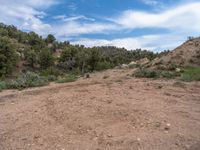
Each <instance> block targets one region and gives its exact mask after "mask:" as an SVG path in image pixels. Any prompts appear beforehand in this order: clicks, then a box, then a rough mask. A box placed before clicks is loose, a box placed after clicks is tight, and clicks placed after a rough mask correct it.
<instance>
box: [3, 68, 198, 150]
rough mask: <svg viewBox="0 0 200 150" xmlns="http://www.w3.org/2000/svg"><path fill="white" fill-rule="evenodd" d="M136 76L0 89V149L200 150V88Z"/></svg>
mask: <svg viewBox="0 0 200 150" xmlns="http://www.w3.org/2000/svg"><path fill="white" fill-rule="evenodd" d="M131 73H132V70H108V71H105V72H101V73H95V74H92V75H91V78H88V79H79V80H78V81H76V82H74V83H67V84H51V85H50V86H46V87H41V88H32V89H27V90H24V91H13V90H12V91H4V92H1V93H0V150H18V149H19V150H21V149H23V150H44V149H48V150H105V149H109V150H169V149H176V150H184V149H185V150H199V149H200V93H199V91H200V83H199V82H191V83H184V87H182V86H175V84H174V83H175V82H176V81H174V80H161V79H159V80H151V79H136V78H130V77H128V76H127V74H131ZM105 76H108V77H109V78H104V77H105Z"/></svg>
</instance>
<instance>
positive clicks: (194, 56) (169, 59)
mask: <svg viewBox="0 0 200 150" xmlns="http://www.w3.org/2000/svg"><path fill="white" fill-rule="evenodd" d="M169 65H176V66H177V67H187V66H200V38H193V39H190V40H188V41H186V42H185V43H183V44H182V45H180V46H179V47H177V48H176V49H174V50H173V51H171V52H169V53H168V54H166V55H164V56H162V57H160V58H156V59H155V60H153V61H152V62H151V66H154V67H155V66H157V67H161V66H163V67H165V66H169Z"/></svg>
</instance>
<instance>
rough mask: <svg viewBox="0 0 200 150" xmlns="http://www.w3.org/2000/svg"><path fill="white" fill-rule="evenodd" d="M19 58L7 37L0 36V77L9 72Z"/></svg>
mask: <svg viewBox="0 0 200 150" xmlns="http://www.w3.org/2000/svg"><path fill="white" fill-rule="evenodd" d="M18 60H19V55H18V53H17V51H16V50H15V45H14V44H13V43H12V42H11V40H10V39H9V38H7V37H0V77H2V76H6V75H8V74H11V73H12V71H13V68H14V67H15V66H16V64H17V62H18Z"/></svg>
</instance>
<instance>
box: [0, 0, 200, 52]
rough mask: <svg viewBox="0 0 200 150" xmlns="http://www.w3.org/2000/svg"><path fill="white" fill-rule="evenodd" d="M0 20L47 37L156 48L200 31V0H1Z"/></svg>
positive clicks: (169, 46)
mask: <svg viewBox="0 0 200 150" xmlns="http://www.w3.org/2000/svg"><path fill="white" fill-rule="evenodd" d="M0 4H1V5H0V22H3V23H5V24H9V25H15V26H16V27H18V28H19V29H21V30H23V31H27V32H29V31H34V32H36V33H38V34H40V35H42V36H43V37H46V36H47V35H48V34H53V35H54V36H55V37H56V38H57V39H58V40H59V41H70V43H72V44H81V45H85V46H86V47H92V46H117V47H124V48H126V49H128V50H133V49H136V48H142V49H148V50H153V51H155V52H157V51H162V50H168V49H170V50H171V49H173V48H175V47H177V46H178V45H179V44H181V43H182V42H184V41H185V40H187V37H188V36H194V37H195V36H200V0H0Z"/></svg>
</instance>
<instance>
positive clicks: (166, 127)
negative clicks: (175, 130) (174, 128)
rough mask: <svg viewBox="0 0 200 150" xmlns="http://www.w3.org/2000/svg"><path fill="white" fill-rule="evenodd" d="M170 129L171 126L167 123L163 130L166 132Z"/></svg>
mask: <svg viewBox="0 0 200 150" xmlns="http://www.w3.org/2000/svg"><path fill="white" fill-rule="evenodd" d="M170 127H171V124H170V123H167V124H166V126H165V130H166V131H168V130H169V129H170Z"/></svg>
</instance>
